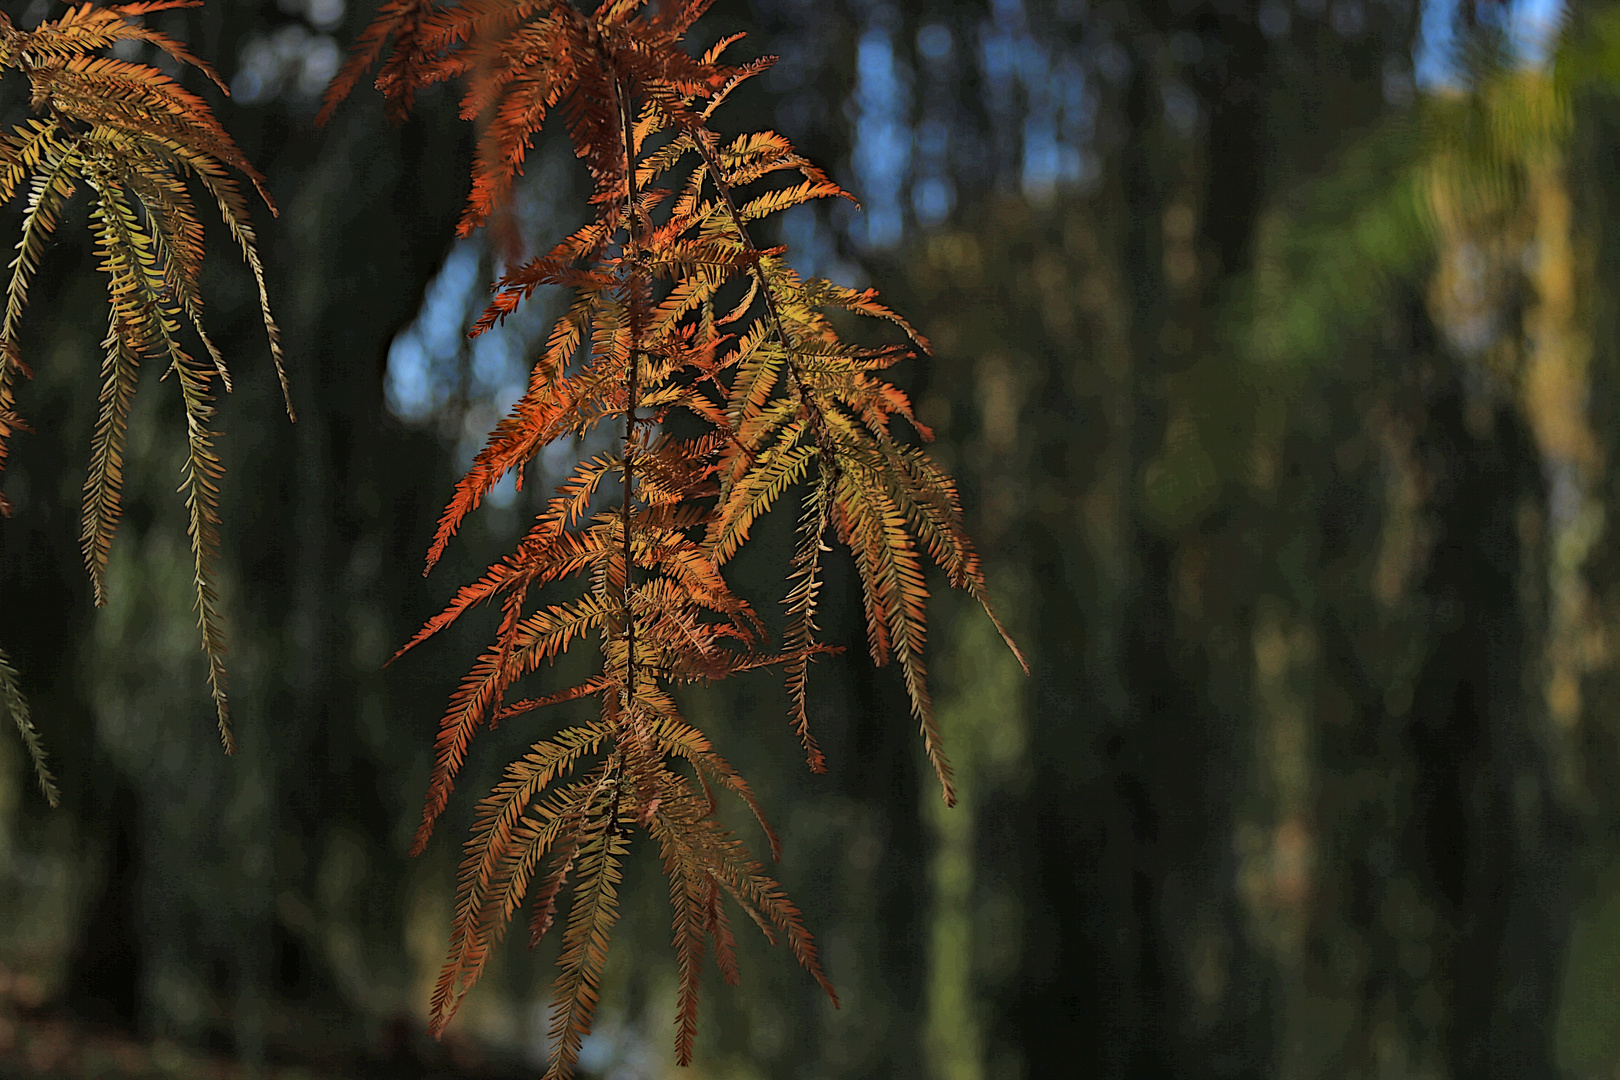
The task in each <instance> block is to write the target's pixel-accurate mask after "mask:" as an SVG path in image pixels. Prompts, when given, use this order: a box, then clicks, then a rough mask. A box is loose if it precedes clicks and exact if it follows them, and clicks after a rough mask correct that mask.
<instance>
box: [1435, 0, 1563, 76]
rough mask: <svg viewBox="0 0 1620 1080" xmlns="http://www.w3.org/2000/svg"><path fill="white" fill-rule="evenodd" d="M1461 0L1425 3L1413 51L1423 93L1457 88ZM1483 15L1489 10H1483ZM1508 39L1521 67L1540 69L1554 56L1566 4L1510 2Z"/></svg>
mask: <svg viewBox="0 0 1620 1080" xmlns="http://www.w3.org/2000/svg"><path fill="white" fill-rule="evenodd" d="M1458 2H1459V0H1423V13H1422V22H1421V25H1420V28H1419V33H1418V44H1417V47H1416V48H1415V49H1414V50H1413V57H1412V60H1413V68H1414V75H1415V76H1416V78H1417V84H1418V86H1420V87H1422V88H1423V89H1426V90H1428V89H1435V88H1438V87H1444V86H1452V85H1456V84H1457V82H1458V81H1459V79H1460V74H1461V73H1460V69H1459V64H1460V63H1461V57H1460V56H1459V55H1458V49H1457V46H1458V42H1457V19H1458V14H1459V12H1458V9H1457V5H1458ZM1479 10H1480V12H1481V13H1482V14H1485V13H1488V12H1489V11H1490V9H1489V8H1488V7H1485V6H1481V8H1480V9H1479ZM1504 18H1505V20H1506V26H1505V29H1506V31H1507V39H1508V44H1509V46H1510V48H1512V50H1513V52H1514V54H1515V56H1516V57H1517V58H1518V60H1519V63H1521V64H1523V65H1524V66H1526V67H1532V68H1534V67H1541V66H1543V65H1545V64H1546V63H1547V61H1548V59H1549V58H1550V56H1551V55H1552V49H1553V46H1554V45H1555V44H1557V40H1558V31H1559V28H1560V26H1561V25H1562V23H1563V18H1564V0H1509V3H1508V4H1507V5H1506V11H1505V16H1504Z"/></svg>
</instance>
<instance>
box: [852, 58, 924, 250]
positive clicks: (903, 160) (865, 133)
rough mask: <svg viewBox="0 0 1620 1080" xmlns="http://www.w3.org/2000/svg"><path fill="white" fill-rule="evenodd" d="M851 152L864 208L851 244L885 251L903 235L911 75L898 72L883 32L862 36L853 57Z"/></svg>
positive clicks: (900, 70)
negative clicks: (853, 87)
mask: <svg viewBox="0 0 1620 1080" xmlns="http://www.w3.org/2000/svg"><path fill="white" fill-rule="evenodd" d="M855 73H856V74H855V93H854V95H853V98H852V104H853V106H854V111H855V114H856V119H855V147H854V151H853V153H852V154H851V155H850V164H851V166H852V167H853V169H854V171H855V181H856V184H857V185H858V186H859V189H860V197H861V201H862V203H863V204H864V205H865V213H863V214H861V215H860V216H859V217H857V218H856V220H855V222H854V230H853V231H854V235H855V239H856V240H857V241H858V242H859V243H860V244H861V245H862V246H863V247H866V248H869V249H874V250H884V249H887V248H891V247H893V246H894V245H895V244H897V243H899V242H900V238H901V236H902V235H903V234H904V232H905V217H904V214H903V211H902V206H901V193H902V191H903V189H904V186H905V181H906V174H907V172H908V171H909V169H910V166H911V127H910V124H909V122H908V121H909V112H910V109H911V86H910V78H909V75H910V73H909V72H907V71H904V70H903V69H902V65H901V63H900V60H899V58H898V57H897V56H896V55H895V50H894V43H893V41H892V40H891V38H890V37H889V34H888V32H887V31H886V30H883V29H879V28H875V27H874V28H872V29H869V30H867V31H866V33H864V34H862V35H861V40H860V45H859V47H858V48H857V51H856V54H855Z"/></svg>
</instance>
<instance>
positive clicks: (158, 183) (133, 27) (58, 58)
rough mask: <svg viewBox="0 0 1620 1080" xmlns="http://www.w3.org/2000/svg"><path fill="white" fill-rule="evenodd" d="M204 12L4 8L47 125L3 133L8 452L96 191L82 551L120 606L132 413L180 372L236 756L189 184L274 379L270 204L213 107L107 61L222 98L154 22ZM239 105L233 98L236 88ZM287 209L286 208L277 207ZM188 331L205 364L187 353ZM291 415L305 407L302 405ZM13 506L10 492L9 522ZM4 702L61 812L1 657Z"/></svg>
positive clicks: (217, 653) (1, 18) (6, 65)
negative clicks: (235, 270) (70, 208)
mask: <svg viewBox="0 0 1620 1080" xmlns="http://www.w3.org/2000/svg"><path fill="white" fill-rule="evenodd" d="M200 3H201V0H142V2H136V3H127V4H113V5H108V6H105V7H93V6H91V5H90V4H82V5H80V6H69V7H68V9H67V10H66V11H65V12H63V13H62V14H61V15H60V16H59V17H57V18H55V19H49V20H46V21H44V22H42V23H40V24H39V25H38V26H37V27H35V28H34V29H33V30H20V29H18V28H17V27H16V26H15V25H14V24H13V23H12V21H11V19H10V17H8V16H7V15H6V14H5V13H3V12H0V71H18V72H21V73H22V74H23V75H24V76H26V78H27V80H28V86H29V90H30V97H29V103H30V105H31V106H32V111H33V113H34V114H35V115H34V117H33V118H31V119H28V120H26V121H24V122H23V123H21V124H19V125H17V126H16V127H15V128H14V129H12V130H11V131H10V132H9V133H7V134H5V135H3V136H0V201H9V200H10V199H11V198H13V197H14V196H21V197H22V198H23V200H24V203H25V208H24V212H23V222H22V234H21V236H20V238H19V239H18V241H17V255H16V258H14V259H13V260H12V262H11V267H10V269H11V280H10V283H9V285H8V287H7V290H6V306H5V316H4V320H3V322H0V469H3V468H4V466H5V456H6V450H7V440H8V439H9V438H10V436H11V434H12V433H13V432H14V431H17V430H26V429H25V428H24V426H23V423H22V421H21V419H20V418H19V416H18V414H17V412H16V411H15V392H16V382H17V376H18V374H19V373H20V374H22V375H25V376H26V375H30V374H31V372H30V370H29V368H28V365H27V364H26V363H25V362H24V361H23V357H22V352H21V349H20V348H19V346H18V330H19V323H20V320H21V317H22V311H23V307H24V305H25V304H26V303H27V300H28V288H29V284H30V282H31V281H32V279H33V277H34V275H35V273H36V272H37V271H38V269H39V262H40V257H41V255H42V254H43V253H44V250H45V246H46V244H47V242H48V241H49V240H50V238H51V234H52V233H53V232H54V231H55V229H56V227H57V224H58V223H59V221H60V219H61V216H62V212H63V210H64V208H65V206H66V204H67V203H68V201H69V200H70V199H72V198H73V196H74V195H75V194H76V193H77V192H78V191H79V190H80V189H81V188H82V189H83V190H85V191H86V193H87V195H88V198H89V202H90V229H91V232H92V234H93V235H94V236H95V242H96V249H97V253H98V255H99V265H100V267H101V269H102V271H104V272H105V273H106V275H107V293H108V300H109V304H108V317H107V334H106V337H105V339H104V340H103V341H102V348H103V349H104V350H105V352H104V355H103V358H102V364H101V408H100V414H99V417H98V419H97V422H96V427H95V434H94V437H93V439H92V442H91V451H90V471H89V476H88V477H87V478H86V480H85V485H84V515H83V528H82V532H81V544H82V547H83V550H84V560H85V565H86V567H87V568H88V569H89V572H90V578H91V581H92V582H93V584H94V586H95V597H96V603H97V605H98V606H99V605H102V604H105V603H106V600H107V582H106V574H107V557H108V552H109V550H110V549H111V546H112V540H113V534H114V533H115V532H116V530H117V527H118V517H119V510H120V494H119V493H120V489H121V487H122V481H123V462H124V446H125V434H126V427H127V425H128V421H129V409H130V401H131V399H132V398H133V396H134V393H135V383H136V379H137V377H138V373H139V369H140V366H141V364H142V363H143V362H151V361H156V362H157V363H159V364H161V365H163V366H164V367H165V368H166V369H167V373H173V375H174V376H175V383H176V385H177V386H178V388H179V392H180V396H181V399H182V401H183V402H184V405H185V412H186V440H187V456H186V462H185V468H184V478H183V481H182V483H181V486H180V489H181V491H183V492H184V493H185V498H186V508H187V511H188V514H189V518H190V520H189V528H188V532H189V533H190V536H191V548H192V555H193V559H194V573H193V581H194V585H195V588H196V591H197V602H196V611H197V619H198V623H199V624H200V626H201V629H202V647H203V651H204V653H205V654H206V655H207V658H208V680H209V686H210V689H211V690H212V693H213V698H214V704H215V710H216V713H217V716H218V720H219V734H220V739H221V740H222V741H223V742H224V744H225V749H226V751H227V752H230V751H232V750H233V749H234V742H233V739H232V737H231V729H230V714H229V708H228V705H227V701H226V693H225V663H224V653H225V645H224V640H223V634H222V627H221V615H220V612H219V599H218V595H217V592H216V589H215V584H214V563H215V560H216V558H217V550H218V546H219V535H218V528H219V512H218V490H217V487H216V485H217V484H218V481H219V478H220V475H221V472H222V468H221V466H220V463H219V459H218V458H217V457H215V455H214V452H213V447H212V441H213V434H212V433H211V432H210V431H209V430H208V423H209V420H210V419H211V417H212V416H213V412H214V408H213V404H212V393H211V390H210V384H211V383H212V382H213V380H214V379H215V377H218V379H219V380H220V382H221V383H222V384H223V385H224V386H225V388H226V389H227V390H229V389H230V385H231V381H230V374H229V372H228V370H227V369H226V366H225V358H224V357H223V356H222V355H220V352H219V350H218V349H217V348H215V346H214V343H213V342H212V341H211V340H210V339H209V337H208V334H207V332H206V331H205V330H204V329H203V322H202V294H201V269H202V259H203V226H202V222H201V220H200V218H199V217H198V215H197V212H196V207H195V204H194V203H193V201H192V195H191V189H190V188H189V187H188V186H187V181H188V180H190V181H195V182H196V183H197V184H199V185H201V187H202V188H203V190H204V191H205V192H206V193H207V195H208V197H209V198H211V199H212V200H213V202H214V203H215V205H216V206H217V208H218V211H219V215H220V217H221V218H222V219H223V221H224V222H225V225H226V226H227V227H228V228H229V230H230V232H231V235H232V237H233V238H234V239H235V241H236V243H237V245H238V247H240V249H241V252H242V257H243V258H244V259H245V260H246V262H247V264H248V266H249V268H250V269H251V270H252V271H253V276H254V279H255V280H256V281H257V283H258V287H259V301H260V306H261V309H262V312H263V315H264V325H265V330H266V331H267V332H268V334H269V339H270V351H271V353H272V355H273V356H274V358H275V363H276V371H277V373H278V374H279V375H281V376H282V380H281V382H282V390H283V393H285V392H286V385H287V384H286V377H285V374H284V373H283V371H282V359H281V347H280V345H279V343H278V340H277V337H278V335H277V330H276V324H275V322H274V321H273V320H272V319H271V317H270V306H269V299H268V296H267V294H266V292H265V285H264V269H263V266H262V265H261V263H260V261H259V254H258V251H257V248H256V241H255V238H254V233H253V227H252V225H251V224H250V222H249V217H248V208H247V201H246V199H244V198H243V195H242V192H241V189H240V188H239V187H238V186H237V183H236V181H235V180H234V179H233V178H232V177H231V175H230V170H232V169H234V170H236V171H238V172H240V173H242V174H243V175H245V176H247V177H248V179H249V180H251V181H252V183H253V185H254V187H255V188H257V189H258V191H259V194H260V195H261V196H262V197H263V198H264V200H265V202H266V204H269V203H270V198H269V195H268V194H266V193H265V191H264V187H263V183H262V181H263V178H262V177H261V176H260V175H259V174H258V173H257V172H256V171H255V170H254V168H253V166H252V165H251V164H249V163H248V161H247V159H246V158H245V157H244V156H243V155H242V152H241V151H240V150H239V149H237V147H236V144H235V143H234V142H233V141H232V140H231V137H230V136H229V135H228V134H226V132H225V130H224V129H223V128H222V127H220V125H219V123H218V121H216V120H215V119H214V116H213V113H212V112H211V111H210V109H209V108H208V105H207V103H206V102H204V101H203V100H202V99H201V98H200V97H198V96H196V95H195V94H192V93H191V92H189V91H187V90H185V89H183V88H182V87H181V86H180V85H179V84H178V83H176V82H175V81H174V80H173V79H171V78H170V77H169V76H167V75H165V74H164V73H163V72H161V71H159V70H158V69H156V68H154V67H150V66H147V65H144V64H135V63H128V62H126V61H123V60H118V59H113V58H111V57H104V56H100V55H97V54H98V53H99V52H100V51H101V50H103V49H105V48H107V47H108V46H111V45H114V44H116V43H118V42H138V43H145V44H147V45H151V46H155V47H156V48H158V49H160V50H162V51H163V52H165V53H167V54H168V55H169V56H170V57H171V58H173V60H174V61H175V62H176V63H179V64H183V65H190V66H191V67H194V68H196V69H197V70H199V71H201V72H202V73H203V74H204V75H206V76H207V77H208V78H209V79H211V80H212V81H213V82H214V83H215V84H216V85H217V86H219V88H220V89H221V90H222V91H225V90H226V88H225V84H224V83H223V82H221V81H220V79H219V76H218V75H216V74H215V73H214V70H213V69H212V68H211V67H209V66H208V64H207V63H206V62H205V61H203V60H200V59H198V58H197V57H195V56H193V55H192V54H191V53H190V52H188V51H187V50H186V48H185V46H184V45H182V44H181V43H180V42H178V41H176V40H174V39H173V38H171V37H168V36H166V35H164V34H161V33H158V32H157V31H155V30H150V29H147V28H146V27H144V26H142V25H141V24H140V22H139V21H138V20H139V19H140V17H141V16H143V15H147V14H150V13H152V12H157V11H165V10H172V9H174V8H185V7H196V6H198V5H199V4H200ZM226 92H227V93H228V92H229V91H226ZM271 212H272V213H274V206H273V205H272V206H271ZM185 325H189V326H190V327H191V329H192V330H193V331H194V332H195V334H196V340H197V341H198V342H200V343H201V344H202V349H203V352H204V353H205V354H206V355H205V356H200V357H199V356H197V355H194V353H193V352H191V351H188V347H187V345H186V344H185V343H184V342H183V334H182V327H183V326H185ZM288 415H289V416H290V415H291V405H290V403H289V405H288ZM10 512H11V504H10V503H8V502H7V501H6V499H5V497H4V495H0V514H6V515H9V514H10ZM0 696H3V697H4V699H5V701H6V707H7V710H8V711H9V712H10V714H11V715H12V717H13V718H14V719H15V721H16V723H17V725H18V727H19V729H20V730H21V731H22V732H23V736H24V741H25V742H26V744H27V746H28V748H29V751H30V753H31V754H32V756H33V759H34V765H35V768H36V770H37V771H38V774H39V778H40V784H41V786H42V787H43V788H44V789H45V791H46V793H47V797H49V798H50V799H51V800H52V802H53V804H54V802H55V788H54V785H53V784H52V782H51V779H50V774H49V773H48V772H46V771H45V766H44V758H43V755H42V754H41V752H40V749H39V741H38V738H37V736H36V735H34V733H33V727H32V725H31V724H30V723H29V719H28V712H27V706H26V703H24V702H23V699H22V697H21V694H20V692H19V691H18V688H17V681H16V676H15V672H14V671H13V670H12V669H11V667H10V664H9V663H8V662H7V661H6V660H5V658H4V656H3V655H0Z"/></svg>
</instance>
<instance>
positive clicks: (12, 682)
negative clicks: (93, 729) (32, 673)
mask: <svg viewBox="0 0 1620 1080" xmlns="http://www.w3.org/2000/svg"><path fill="white" fill-rule="evenodd" d="M0 708H3V709H5V711H6V712H7V713H8V714H9V715H10V716H11V722H12V723H14V724H16V725H17V734H18V735H20V736H22V741H23V745H24V746H26V747H27V748H28V759H29V761H31V762H32V763H33V766H34V777H35V778H36V779H37V780H38V781H39V790H40V791H41V792H42V793H43V794H44V796H45V801H46V802H48V803H50V804H51V806H53V807H54V806H56V805H57V804H58V803H59V802H61V800H62V794H61V792H60V791H58V790H57V788H56V779H55V778H54V777H53V776H51V770H50V769H49V768H47V767H46V765H45V746H44V744H43V743H42V742H41V741H40V738H39V731H38V729H36V728H35V727H34V720H33V717H32V716H31V715H29V711H28V699H27V698H25V697H23V692H22V686H21V679H20V677H19V676H18V674H17V669H16V668H15V667H13V666H12V664H11V657H9V656H7V655H6V653H5V650H4V649H0Z"/></svg>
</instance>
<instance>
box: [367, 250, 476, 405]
mask: <svg viewBox="0 0 1620 1080" xmlns="http://www.w3.org/2000/svg"><path fill="white" fill-rule="evenodd" d="M479 246H480V242H479V241H478V240H476V239H467V240H458V241H456V244H455V246H454V247H453V248H451V249H450V254H449V255H448V256H447V257H446V258H445V260H444V265H443V266H442V267H440V268H439V272H438V274H436V275H435V276H434V278H433V280H432V282H430V283H429V284H428V287H427V295H426V296H424V297H423V299H422V307H421V310H420V311H418V312H417V314H416V318H415V320H413V321H412V322H411V324H410V326H408V327H406V328H405V329H404V331H402V332H401V333H400V334H399V335H398V336H397V337H395V338H394V341H393V343H392V344H391V345H390V346H389V348H388V375H387V379H386V381H385V384H384V394H385V397H386V400H387V403H388V408H389V410H390V411H392V412H393V414H394V415H395V416H397V417H399V418H400V419H401V420H408V421H412V422H416V423H420V422H422V421H425V420H427V419H429V418H430V417H432V416H434V415H436V414H437V413H438V411H439V410H440V409H442V408H444V406H445V405H446V404H448V403H449V401H450V399H451V397H452V396H454V394H455V392H456V387H457V384H458V382H459V381H460V363H459V359H460V354H461V348H462V344H463V340H464V334H465V332H466V327H467V323H468V316H469V309H470V308H471V306H472V303H473V299H474V295H475V292H476V290H477V288H478V284H479V282H478V255H479Z"/></svg>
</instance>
